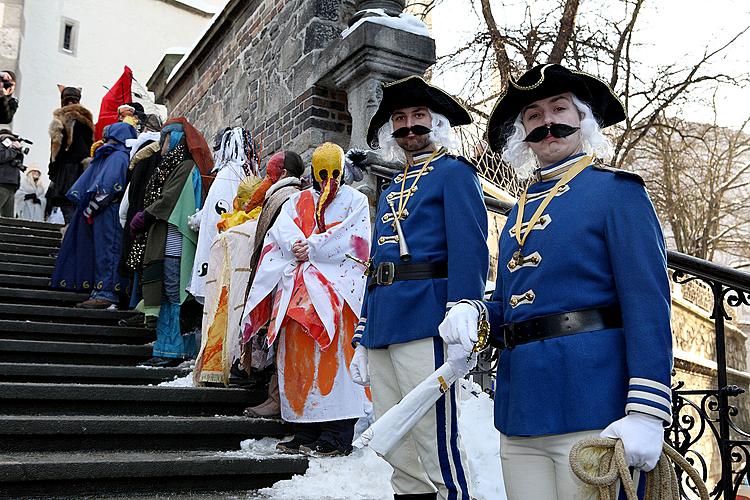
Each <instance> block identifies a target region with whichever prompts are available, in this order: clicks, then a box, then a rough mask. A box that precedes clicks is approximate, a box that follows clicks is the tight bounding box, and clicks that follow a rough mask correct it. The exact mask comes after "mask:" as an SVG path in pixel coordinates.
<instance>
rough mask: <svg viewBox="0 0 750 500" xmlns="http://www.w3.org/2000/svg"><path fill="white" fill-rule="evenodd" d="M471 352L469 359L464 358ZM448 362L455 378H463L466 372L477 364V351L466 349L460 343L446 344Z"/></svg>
mask: <svg viewBox="0 0 750 500" xmlns="http://www.w3.org/2000/svg"><path fill="white" fill-rule="evenodd" d="M469 354H471V359H469V360H468V361H467V360H466V359H467V358H468V357H469ZM448 364H449V365H450V367H451V369H452V370H453V373H454V374H455V375H456V379H459V378H464V377H465V376H466V375H468V373H469V372H470V371H471V370H472V368H474V367H475V366H477V353H471V350H469V351H466V349H464V346H462V345H461V344H449V345H448Z"/></svg>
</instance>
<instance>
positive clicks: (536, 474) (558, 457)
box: [500, 430, 601, 500]
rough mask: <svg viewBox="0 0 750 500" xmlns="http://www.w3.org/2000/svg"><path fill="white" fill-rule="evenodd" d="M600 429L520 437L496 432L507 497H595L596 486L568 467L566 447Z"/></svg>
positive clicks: (550, 499) (539, 499)
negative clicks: (588, 483) (585, 481)
mask: <svg viewBox="0 0 750 500" xmlns="http://www.w3.org/2000/svg"><path fill="white" fill-rule="evenodd" d="M600 432H601V430H594V431H583V432H571V433H569V434H554V435H550V436H538V437H524V436H506V435H504V434H500V458H501V460H502V464H503V479H504V480H505V491H506V493H507V495H508V500H526V499H530V498H533V499H534V500H596V498H597V492H596V488H594V487H592V486H589V485H586V484H584V483H583V482H581V480H580V479H578V477H576V475H575V474H573V470H572V469H571V468H570V449H571V448H572V447H573V445H574V444H576V443H577V442H578V441H581V440H582V439H589V438H597V437H599V433H600Z"/></svg>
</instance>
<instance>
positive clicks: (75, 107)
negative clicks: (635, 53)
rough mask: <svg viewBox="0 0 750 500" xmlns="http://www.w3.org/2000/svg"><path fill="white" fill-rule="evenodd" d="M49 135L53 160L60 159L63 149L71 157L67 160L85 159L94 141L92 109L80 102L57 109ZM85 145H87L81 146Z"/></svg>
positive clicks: (51, 158) (53, 115)
mask: <svg viewBox="0 0 750 500" xmlns="http://www.w3.org/2000/svg"><path fill="white" fill-rule="evenodd" d="M76 122H77V123H78V124H76ZM49 136H50V139H51V146H50V160H51V161H53V162H54V161H56V160H57V159H58V155H59V154H60V151H61V150H62V151H63V152H65V153H68V154H67V155H66V156H69V158H67V159H66V160H67V161H69V162H71V163H76V162H78V161H81V160H83V159H84V158H86V157H87V156H88V155H89V150H90V149H91V144H92V143H93V142H94V118H93V116H92V115H91V111H89V110H88V109H86V108H84V107H83V106H81V105H80V104H70V105H68V106H64V107H62V108H59V109H56V110H55V111H54V112H53V113H52V123H50V125H49ZM83 145H86V147H85V148H83V147H81V146H83ZM76 146H78V147H76ZM81 155H82V156H81Z"/></svg>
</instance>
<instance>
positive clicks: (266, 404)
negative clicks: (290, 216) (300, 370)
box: [240, 151, 305, 417]
mask: <svg viewBox="0 0 750 500" xmlns="http://www.w3.org/2000/svg"><path fill="white" fill-rule="evenodd" d="M304 173H305V164H304V162H303V161H302V158H301V157H300V155H298V154H297V153H295V152H293V151H280V152H278V153H276V154H275V155H273V156H272V157H271V158H270V159H269V160H268V164H267V165H266V176H269V175H270V176H272V177H273V178H277V179H279V180H278V181H276V182H275V183H273V185H272V186H271V187H270V188H269V189H268V191H266V193H265V196H264V200H263V209H262V210H261V212H260V217H259V218H258V227H257V229H256V231H255V239H254V242H253V249H252V256H251V257H250V265H249V268H250V277H249V278H248V281H247V284H246V288H247V290H246V292H245V297H247V294H248V292H249V291H250V285H251V284H252V282H253V279H254V277H255V271H256V269H257V266H258V260H259V259H260V254H261V251H262V250H263V240H264V239H265V237H266V234H267V233H268V231H269V230H270V229H271V226H273V223H274V222H276V218H277V217H278V216H279V213H280V212H281V207H282V206H283V205H284V203H286V201H287V200H288V199H289V198H291V197H292V196H293V195H295V194H297V193H299V192H300V191H301V190H302V179H301V177H302V175H303V174H304ZM242 347H243V349H242V357H241V363H240V365H241V367H242V368H241V369H242V370H243V371H244V372H245V373H247V374H251V373H252V370H258V371H261V370H265V369H271V370H273V373H272V374H271V378H270V380H269V382H268V398H267V399H266V400H265V401H263V402H262V403H261V404H259V405H257V406H251V407H249V408H246V409H245V412H244V414H245V416H247V417H278V416H280V415H281V401H280V400H279V377H278V374H277V370H276V367H275V366H273V364H274V361H275V360H274V359H273V356H272V355H271V356H269V350H268V344H266V342H265V336H264V335H256V336H254V337H253V338H252V339H251V341H250V342H247V343H244V344H243V346H242Z"/></svg>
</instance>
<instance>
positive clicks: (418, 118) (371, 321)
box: [351, 76, 489, 500]
mask: <svg viewBox="0 0 750 500" xmlns="http://www.w3.org/2000/svg"><path fill="white" fill-rule="evenodd" d="M469 123H471V117H470V116H469V113H468V112H467V111H466V110H465V109H464V108H463V106H461V104H459V103H458V101H456V99H455V98H453V97H452V96H450V95H449V94H447V93H445V92H444V91H443V90H441V89H439V88H437V87H433V86H431V85H429V84H427V83H426V82H425V81H424V80H423V79H421V78H420V77H418V76H411V77H408V78H405V79H403V80H399V81H396V82H393V83H391V84H387V85H385V86H384V87H383V99H382V101H381V103H380V106H379V107H378V109H377V111H376V112H375V115H374V116H373V118H372V120H371V121H370V126H369V129H368V132H367V141H368V143H369V144H370V145H371V146H372V145H374V143H375V140H376V139H377V143H378V145H379V147H380V148H381V150H382V156H383V157H384V159H386V160H390V161H398V162H401V163H403V165H404V170H403V171H400V172H398V174H396V175H394V177H393V179H392V182H391V183H390V185H389V186H388V187H387V188H386V189H385V190H384V191H383V193H382V194H381V195H380V199H379V201H378V207H377V212H376V217H375V234H374V237H373V244H372V253H371V257H370V259H371V261H370V278H369V283H368V288H367V294H366V295H365V302H364V306H363V308H362V313H361V318H360V321H359V325H358V326H357V333H356V334H355V339H354V341H355V343H356V344H357V348H356V352H355V355H354V359H353V360H352V363H351V372H352V376H353V377H354V380H355V381H356V382H358V383H361V384H367V383H369V384H370V387H371V390H372V400H373V407H374V411H375V418H376V420H377V419H378V418H379V417H380V416H382V415H383V414H384V413H385V412H387V411H388V410H389V409H390V408H391V407H392V406H394V405H395V404H396V403H398V402H399V401H400V400H401V398H402V397H404V396H405V395H406V394H407V393H409V392H410V391H411V390H412V389H414V388H415V387H416V386H417V385H418V384H419V383H421V382H422V381H423V380H425V379H426V378H427V377H428V376H430V375H432V373H433V372H434V371H435V370H436V369H438V368H439V367H441V366H442V365H443V363H445V362H446V361H448V360H449V359H451V358H449V357H448V352H447V348H446V345H445V344H444V343H443V341H442V340H441V338H440V336H439V334H438V325H439V324H440V321H441V319H442V318H443V317H444V316H445V313H446V310H448V309H449V308H450V307H451V306H452V305H453V303H454V302H455V301H457V300H459V299H461V298H464V297H467V296H471V297H474V298H475V299H481V298H482V295H483V293H484V287H485V281H486V279H487V271H488V266H489V252H488V248H487V210H486V208H485V205H484V198H483V194H482V189H481V187H480V185H479V179H478V177H477V173H476V170H475V168H474V166H473V165H471V163H469V162H468V160H466V159H464V158H461V157H456V156H453V155H450V154H449V153H448V152H447V150H446V149H445V148H446V147H455V146H457V145H458V140H457V138H456V137H455V135H454V134H453V132H452V130H451V127H453V126H458V125H467V124H469ZM396 218H398V222H399V223H398V224H396V223H395V222H396ZM407 243H408V245H407ZM461 354H462V355H461V356H460V357H456V358H455V361H456V362H457V364H459V365H461V364H463V365H466V357H467V356H466V354H465V353H461ZM468 368H471V367H467V371H468ZM465 374H466V373H465V372H464V373H463V374H462V375H465ZM368 375H369V376H368ZM459 390H460V388H459V387H457V385H454V386H452V387H451V388H450V389H449V391H448V392H447V393H446V394H444V395H443V396H442V397H441V398H440V399H439V400H438V401H437V403H436V404H435V406H434V408H433V409H431V410H430V411H429V412H428V413H427V414H426V415H425V416H424V418H423V419H422V420H420V421H419V422H418V423H417V424H416V425H415V426H414V428H413V429H412V431H411V432H410V434H408V435H407V438H406V439H405V440H404V441H403V442H402V443H401V444H400V445H399V446H397V447H396V448H395V449H394V450H393V451H391V452H390V453H388V454H387V455H386V456H385V457H384V458H385V460H386V461H388V463H389V464H390V465H391V466H392V467H393V475H392V476H391V485H392V487H393V491H394V492H395V498H397V499H399V498H410V499H411V498H415V499H417V498H419V499H434V498H441V499H462V500H463V499H466V500H468V499H469V498H470V485H469V483H468V478H469V471H468V461H467V458H466V453H465V451H464V449H463V446H462V444H461V439H460V437H459V435H458V413H459V410H458V401H459V400H460V397H459Z"/></svg>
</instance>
